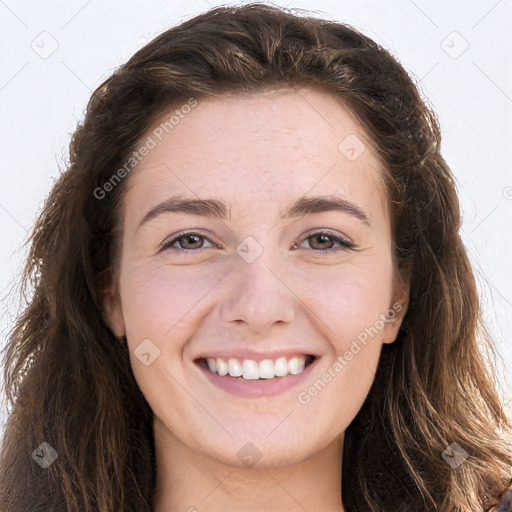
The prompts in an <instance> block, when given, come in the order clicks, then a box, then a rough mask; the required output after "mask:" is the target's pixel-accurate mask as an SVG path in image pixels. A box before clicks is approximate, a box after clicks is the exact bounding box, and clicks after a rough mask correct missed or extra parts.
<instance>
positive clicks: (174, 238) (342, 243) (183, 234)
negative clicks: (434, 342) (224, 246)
mask: <svg viewBox="0 0 512 512" xmlns="http://www.w3.org/2000/svg"><path fill="white" fill-rule="evenodd" d="M190 235H197V236H198V237H200V238H204V239H206V240H209V239H208V237H206V236H205V235H201V233H196V232H194V231H183V232H181V233H177V234H176V235H174V236H172V238H170V239H167V240H166V241H165V242H163V243H162V245H161V251H165V250H168V249H177V250H179V251H185V252H197V251H200V250H202V249H211V247H199V248H198V249H183V248H178V247H172V245H173V244H174V243H175V242H177V241H178V240H180V239H181V238H185V237H186V236H190ZM320 235H327V236H329V237H330V238H331V239H332V240H333V241H335V242H339V244H340V246H341V247H338V248H336V249H311V250H312V251H315V252H316V253H317V254H335V253H338V252H340V251H345V250H347V249H349V250H354V249H355V247H356V246H355V245H354V244H353V243H352V242H349V241H348V240H347V239H345V238H342V237H339V236H336V235H334V234H332V233H330V232H328V231H315V232H313V233H310V234H309V235H308V236H306V237H305V238H304V239H303V240H302V242H303V241H304V240H307V239H308V238H313V237H315V236H320ZM209 241H210V242H211V240H209ZM211 243H212V244H213V242H211ZM213 245H216V244H213ZM217 247H218V245H217Z"/></svg>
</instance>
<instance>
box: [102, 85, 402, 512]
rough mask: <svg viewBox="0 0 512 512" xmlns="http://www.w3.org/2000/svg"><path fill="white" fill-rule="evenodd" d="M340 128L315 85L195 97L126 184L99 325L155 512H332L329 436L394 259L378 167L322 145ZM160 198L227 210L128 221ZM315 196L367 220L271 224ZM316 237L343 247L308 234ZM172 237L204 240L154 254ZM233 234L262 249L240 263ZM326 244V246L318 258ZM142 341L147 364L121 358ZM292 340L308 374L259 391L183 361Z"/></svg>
mask: <svg viewBox="0 0 512 512" xmlns="http://www.w3.org/2000/svg"><path fill="white" fill-rule="evenodd" d="M163 117H164V118H166V119H168V118H169V115H168V114H167V115H166V116H163ZM350 134H355V135H356V136H357V137H358V138H359V140H360V141H365V140H366V139H365V135H364V133H363V131H362V130H361V128H360V127H359V125H358V124H357V123H356V121H355V119H354V118H353V116H352V115H351V114H350V113H349V111H348V110H347V109H346V108H345V107H343V106H342V105H341V104H340V103H339V102H338V101H337V100H336V99H335V98H334V97H332V96H330V95H329V94H327V93H325V92H323V91H318V90H310V89H302V90H298V91H296V90H291V89H277V90H271V91H267V92H265V93H257V94H248V95H242V94H238V95H230V96H223V97H221V98H217V99H211V100H207V101H202V102H199V103H198V105H197V106H196V107H195V108H193V109H192V110H191V112H190V113H189V114H187V115H186V116H185V117H184V118H183V119H180V122H179V124H178V125H177V126H175V127H174V129H173V130H172V131H169V133H168V134H164V136H163V138H162V140H161V141H159V142H158V144H157V145H156V147H155V148H153V149H152V150H151V151H150V152H149V154H148V155H147V156H146V157H145V158H144V160H143V161H142V162H140V164H139V165H138V166H137V168H136V169H135V170H134V171H132V173H131V175H130V176H129V184H130V187H129V189H128V192H127V195H126V197H125V206H126V208H125V212H124V219H123V222H124V225H123V240H122V255H121V260H120V268H119V276H118V283H117V285H116V286H113V287H112V289H111V291H110V293H109V295H108V296H107V297H106V299H105V306H106V310H107V316H108V321H109V324H110V325H111V327H112V330H113V331H114V333H115V334H116V335H117V336H123V335H124V334H126V336H127V340H128V346H129V349H130V357H131V364H132V367H133V372H134V375H135V378H136V380H137V383H138V385H139V386H140V389H141V391H142V392H143V394H144V396H145V397H146V399H147V401H148V403H149V405H150V406H151V408H152V410H153V412H154V432H155V445H156V454H157V488H158V489H157V493H156V495H155V500H156V501H155V511H156V512H164V511H178V510H179V511H182V510H183V511H187V510H189V511H192V510H195V509H197V510H199V511H201V512H202V511H226V510H240V511H242V510H243V511H261V510H285V511H290V512H294V511H304V510H308V511H310V512H313V511H324V510H330V511H343V510H344V509H343V506H342V503H341V487H340V482H341V469H342V467H341V461H342V453H343V439H344V431H345V429H346V428H347V426H348V425H349V424H350V422H351V421H352V419H353V418H354V417H355V416H356V414H357V412H358V410H359V409H360V408H361V406H362V404H363V401H364V399H365V397H366V396H367V394H368V391H369V389H370V386H371V384H372V382H373V379H374V374H375V370H376V367H377V363H378V359H379V355H380V351H381V348H382V345H383V344H384V343H392V342H393V341H394V340H395V339H396V336H397V333H398V329H399V326H400V323H401V321H402V318H403V315H404V314H405V312H406V309H407V300H408V294H409V287H408V283H406V282H402V281H401V280H400V279H399V278H398V273H397V272H396V271H395V267H394V260H393V253H392V235H391V228H390V219H389V212H388V209H387V203H386V196H385V191H384V186H383V183H382V169H381V168H380V165H379V162H378V160H377V158H376V156H375V152H374V151H373V150H372V148H371V147H370V145H369V144H368V143H367V142H364V143H365V145H366V149H365V150H364V151H363V152H362V154H361V155H360V156H359V157H358V158H357V159H355V160H354V161H351V160H350V159H348V158H347V157H346V156H345V155H344V154H343V153H342V152H341V151H340V150H339V149H338V146H339V144H340V142H342V141H343V140H344V139H345V137H347V136H348V135H350ZM148 135H151V130H150V131H148V134H146V136H145V137H143V138H142V139H141V140H144V139H146V137H147V136H148ZM175 194H182V195H183V196H185V197H187V198H191V199H194V198H195V199H197V198H201V199H206V198H209V199H211V198H216V199H223V200H224V201H226V202H227V203H230V204H231V214H232V218H231V220H220V219H216V218H209V217H203V216H198V215H191V214H186V213H175V212H166V213H162V214H160V215H158V216H156V217H154V218H153V219H152V220H149V221H148V222H146V223H144V224H143V225H142V226H141V227H140V228H138V226H139V223H140V222H141V220H142V218H143V217H144V216H145V215H146V213H147V212H148V211H149V210H150V209H151V208H153V207H154V206H155V205H157V204H159V203H161V202H163V201H165V200H166V199H167V198H169V197H170V196H172V195H175ZM333 194H336V195H339V196H342V197H344V198H346V199H349V200H350V201H352V202H353V203H356V204H357V205H359V206H360V207H361V208H362V209H363V210H364V211H365V212H366V213H367V215H368V217H369V219H370V223H371V225H370V226H368V225H367V224H365V223H364V222H362V221H361V220H359V219H357V218H355V217H353V216H351V215H350V214H348V213H344V212H337V211H327V212H321V213H314V214H309V215H305V216H301V217H297V218H290V219H281V220H280V219H279V215H280V212H281V211H284V210H285V209H286V207H287V206H288V205H289V204H290V203H291V202H292V201H293V200H295V199H296V198H299V197H301V196H304V195H305V196H307V197H315V196H320V195H333ZM325 229H327V230H329V231H330V232H331V233H333V234H334V236H340V237H342V238H346V239H348V240H350V241H351V242H352V243H354V244H355V245H356V247H357V250H352V249H344V248H343V247H340V246H339V244H338V243H337V242H336V240H335V239H333V238H327V239H324V240H322V239H318V237H315V236H312V237H311V236H309V235H310V233H314V232H317V231H321V230H325ZM181 230H190V231H192V232H198V234H200V235H203V236H204V237H206V238H199V240H194V239H192V240H191V241H190V239H187V238H185V239H183V238H182V239H181V243H180V241H179V240H178V241H177V242H175V243H174V249H172V248H171V249H167V250H163V251H161V250H160V246H161V244H162V243H163V242H165V241H166V240H167V239H169V238H170V236H171V235H173V234H175V233H178V232H180V231H181ZM247 236H251V237H253V238H254V239H255V240H256V241H257V243H258V244H259V245H260V246H261V248H262V249H263V252H262V254H261V255H260V256H259V257H258V258H256V259H255V260H254V261H253V262H252V263H247V262H246V261H245V260H244V259H243V258H242V257H240V256H239V254H238V253H237V252H236V248H237V246H238V245H239V244H240V243H241V242H242V241H243V240H244V239H245V238H246V237H247ZM308 236H309V238H308ZM294 244H297V245H296V246H294ZM297 246H298V248H296V249H292V247H297ZM331 248H335V249H336V248H340V251H339V252H338V253H331V254H329V253H326V251H327V250H328V249H331ZM315 249H316V251H315ZM322 251H324V252H323V253H322ZM393 304H402V306H403V307H402V310H401V311H400V312H399V313H397V314H396V315H395V317H394V318H393V319H391V320H390V321H388V322H387V323H385V325H384V327H383V328H382V329H380V330H379V331H378V334H377V335H374V336H373V337H372V338H371V339H370V341H369V342H368V343H367V345H365V346H363V349H362V350H361V351H360V352H358V353H357V354H356V355H354V357H353V358H352V360H350V361H349V362H348V363H347V364H346V366H344V367H343V369H342V370H341V371H339V372H337V373H336V374H335V377H334V378H332V379H331V381H330V382H329V383H328V384H327V385H326V386H325V387H324V388H323V389H322V390H321V392H319V393H318V394H317V395H316V396H314V397H312V398H311V400H310V401H309V403H307V404H304V403H300V402H299V400H298V394H299V393H300V392H304V391H305V390H306V391H307V390H308V388H310V387H311V386H312V385H313V384H314V383H315V381H317V380H318V379H321V377H322V375H323V374H325V373H326V372H327V371H328V369H329V368H332V367H333V365H334V364H335V363H336V361H337V358H338V356H340V355H343V354H345V353H346V352H347V350H349V349H350V347H351V343H352V342H353V341H354V340H355V339H356V337H357V336H358V334H360V333H361V332H362V331H364V329H365V328H368V327H370V326H374V325H375V324H376V320H377V319H379V315H382V314H384V313H385V312H386V311H388V310H389V309H390V308H391V307H392V305H393ZM145 339H149V340H151V342H152V343H153V344H154V346H156V347H158V349H159V350H160V354H159V356H158V357H157V358H156V359H155V360H154V361H153V362H152V363H151V364H150V365H148V366H146V365H144V364H142V363H141V361H140V360H139V359H138V357H136V356H135V354H134V350H135V349H136V348H137V347H138V345H139V344H140V343H141V342H142V341H143V340H145ZM299 346H306V347H311V353H315V354H318V355H319V356H320V358H319V359H318V360H317V362H316V363H315V364H316V367H315V368H313V369H312V370H313V372H312V373H310V374H309V375H308V376H307V379H306V381H305V382H304V383H301V384H300V385H299V386H296V387H293V388H291V389H290V390H287V391H286V392H284V393H282V394H280V395H277V396H271V397H268V396H263V397H259V398H241V397H237V396H234V395H232V394H230V393H228V392H226V391H224V390H222V389H219V388H217V387H216V386H214V385H212V384H211V383H210V382H209V381H208V379H206V378H205V376H204V375H203V373H202V372H201V370H200V369H199V368H198V367H197V366H196V365H195V364H194V363H193V359H194V358H195V357H196V356H197V355H198V354H199V353H200V352H202V351H204V350H205V349H210V348H212V349H222V348H225V347H229V348H232V347H241V348H246V347H251V348H253V349H255V350H259V351H265V350H274V349H275V348H278V347H279V348H282V347H293V348H296V347H299ZM249 442H250V443H252V445H254V446H255V447H256V448H257V450H258V452H259V454H260V459H259V460H258V461H257V463H256V464H255V465H253V466H249V465H248V464H246V463H245V462H244V460H242V459H241V458H239V457H238V456H237V453H238V451H239V450H240V449H241V448H242V447H244V446H245V445H246V444H247V443H249ZM251 449H252V450H254V449H253V448H251ZM193 507H195V508H193Z"/></svg>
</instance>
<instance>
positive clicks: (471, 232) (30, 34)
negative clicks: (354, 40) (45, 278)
mask: <svg viewBox="0 0 512 512" xmlns="http://www.w3.org/2000/svg"><path fill="white" fill-rule="evenodd" d="M285 1H286V0H285ZM217 5H221V4H220V3H216V2H214V1H213V0H208V1H206V0H200V1H192V0H189V1H176V2H164V1H145V2H142V1H140V2H134V1H131V2H128V1H108V2H107V1H100V0H92V1H91V0H89V1H87V0H83V1H80V2H74V1H61V2H49V1H33V2H29V1H23V2H22V1H9V0H5V1H4V0H0V52H1V53H0V57H1V60H0V62H1V65H0V119H1V121H2V122H1V125H0V130H1V132H0V169H1V187H0V226H1V235H2V236H1V241H2V243H1V244H0V297H1V298H3V302H2V310H1V313H2V315H1V318H0V330H1V337H0V347H4V346H5V343H6V337H7V332H8V329H9V328H10V327H12V324H13V320H14V319H15V317H16V315H17V314H18V311H17V302H16V301H15V300H14V298H13V297H12V296H10V295H7V293H8V291H9V290H10V289H11V286H12V284H13V283H15V282H16V279H17V275H18V273H19V271H20V270H21V268H22V267H21V265H22V262H23V258H24V255H25V254H26V249H25V248H23V247H22V244H23V242H24V240H25V238H26V236H27V235H28V230H29V229H30V227H31V226H32V225H33V223H34V220H35V218H36V214H37V212H38V210H39V209H40V207H41V206H42V203H43V200H44V198H45V197H46V195H47V193H48V192H49V189H50V187H51V185H52V182H53V180H54V178H55V177H56V176H57V174H58V172H59V168H60V169H64V168H65V164H66V158H67V146H68V144H69V140H70V137H71V133H72V132H73V131H74V129H75V127H76V125H77V122H78V121H79V120H80V119H81V118H82V114H83V111H84V108H85V105H86V103H87V101H88V99H89V97H90V95H91V93H92V91H93V90H94V89H95V88H96V87H97V86H98V85H99V84H100V83H101V82H102V81H103V80H104V79H105V78H107V77H108V76H109V75H110V74H111V73H112V72H113V71H114V70H115V68H116V67H117V66H119V65H121V64H122V63H123V62H125V61H126V60H127V59H128V58H129V57H130V56H131V55H132V54H133V53H134V52H135V51H136V50H138V49H139V48H140V47H142V46H143V45H144V44H146V43H147V42H149V41H150V40H151V39H152V38H154V37H155V36H157V35H158V34H160V33H161V32H163V31H164V30H166V29H167V28H169V27H170V26H172V25H175V24H177V23H179V22H180V21H183V20H185V19H188V18H190V17H192V16H194V15H196V14H199V13H201V12H203V11H205V10H207V9H209V8H210V7H213V6H217ZM281 6H283V7H294V8H301V9H313V10H316V11H317V13H316V14H314V13H313V15H314V16H318V17H325V18H330V19H334V20H337V21H341V22H345V23H348V24H350V25H353V26H354V27H356V28H358V29H360V30H362V31H363V33H365V34H367V35H369V36H370V37H372V38H373V39H375V40H376V41H377V42H379V43H381V44H382V45H383V46H385V47H386V48H387V49H389V50H390V51H391V52H392V54H393V55H394V56H395V57H397V58H398V60H399V61H400V62H401V63H402V64H403V65H404V66H405V68H406V69H407V70H408V72H409V73H410V74H411V75H412V76H413V77H414V78H415V80H416V81H417V82H418V83H419V86H420V90H421V92H422V94H423V95H424V96H426V97H427V98H429V101H430V103H431V104H432V106H433V107H434V109H435V111H436V112H437V113H438V116H439V120H440V123H441V128H442V133H443V154H444V156H445V158H446V160H447V161H448V163H449V165H450V166H451V168H452V170H453V171H454V174H455V176H456V179H457V185H458V189H459V194H460V198H461V203H462V210H463V219H464V226H463V238H464V242H465V244H466V247H467V249H468V251H469V253H470V257H471V260H472V262H473V265H474V269H475V272H476V276H477V280H478V283H479V288H480V293H481V297H482V303H483V306H484V314H485V319H486V320H487V322H488V323H489V325H490V329H491V332H492V333H493V334H494V336H495V338H496V344H497V348H498V350H499V352H500V353H501V354H502V356H503V360H504V365H505V368H508V370H509V376H506V374H504V375H502V376H501V382H502V384H503V387H504V393H505V401H509V400H510V398H512V393H511V386H510V384H512V377H511V376H510V374H511V373H512V343H511V336H510V332H511V330H512V290H511V286H510V285H511V283H512V270H511V266H510V262H511V261H512V246H511V242H510V232H511V230H510V226H511V225H512V171H511V164H510V162H511V160H512V159H511V157H512V144H511V141H512V137H511V135H512V134H511V131H512V129H511V126H512V122H511V119H512V66H511V57H510V56H511V55H512V39H511V36H510V34H511V29H512V0H499V1H496V0H493V1H469V0H466V1H425V0H414V1H413V0H400V1H394V2H393V1H373V2H369V1H368V2H366V1H364V2H363V1H343V0H334V1H321V2H320V1H306V0H300V1H299V0H295V1H294V0H292V1H289V0H288V1H287V3H283V4H281ZM454 32H456V33H454ZM52 45H53V46H57V45H58V46H57V48H56V49H55V51H54V52H53V53H51V55H47V53H49V52H50V51H51V50H52ZM466 46H467V49H466ZM43 57H44V58H43ZM453 371H454V372H456V371H457V368H454V369H453ZM510 403H512V401H511V402H510ZM0 405H1V404H0ZM4 408H5V405H4V406H2V407H0V421H1V420H2V410H3V409H4Z"/></svg>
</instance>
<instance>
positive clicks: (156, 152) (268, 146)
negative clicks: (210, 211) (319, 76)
mask: <svg viewBox="0 0 512 512" xmlns="http://www.w3.org/2000/svg"><path fill="white" fill-rule="evenodd" d="M176 110H179V106H178V107H176V106H174V107H173V109H172V110H170V111H168V112H164V113H163V114H162V117H161V118H160V119H159V120H158V121H157V122H156V123H155V124H154V126H153V127H152V128H151V129H150V130H148V132H147V133H146V134H144V136H143V137H141V143H146V144H147V142H148V141H149V140H150V139H151V141H152V142H151V144H149V145H150V146H152V147H151V149H150V150H149V151H148V152H147V154H146V155H145V156H144V158H143V159H142V160H141V162H140V163H139V164H138V165H137V166H136V167H135V169H134V170H133V171H132V173H131V175H130V177H129V181H130V183H129V190H128V193H127V196H126V202H130V204H131V206H132V210H137V211H138V214H139V215H141V214H143V211H144V210H147V209H148V208H150V207H151V206H152V205H154V204H156V203H158V202H160V201H164V200H165V199H166V198H167V197H168V196H170V195H175V194H181V195H184V196H188V197H191V198H193V197H195V198H198V197H201V198H206V197H208V198H210V197H219V198H223V199H225V200H226V201H227V202H228V203H230V204H237V205H241V204H242V205H243V207H244V208H246V209H247V208H249V209H251V208H255V210H254V211H257V209H258V208H261V206H262V205H265V207H266V208H267V209H268V208H270V207H271V206H272V205H273V204H276V205H277V203H279V207H281V206H282V203H283V202H286V203H288V202H289V201H290V200H292V199H294V198H296V197H300V196H304V195H308V196H311V195H330V194H335V193H336V194H339V195H342V196H343V197H347V198H353V199H355V200H356V201H358V202H359V203H362V204H365V203H369V206H371V204H372V203H373V208H374V209H375V204H377V205H379V206H380V207H381V210H386V206H385V201H384V199H385V192H384V186H383V182H382V170H381V166H380V164H379V162H378V160H377V158H376V156H375V153H374V151H373V150H372V148H371V147H370V144H369V141H368V139H367V137H366V136H365V134H364V132H363V130H362V129H361V127H360V126H359V124H358V123H357V120H356V119H355V117H354V116H353V115H352V113H351V112H350V111H349V110H348V109H347V108H346V107H344V106H343V105H342V103H341V102H340V101H339V100H338V99H337V98H335V97H334V96H332V95H330V94H328V93H325V92H323V91H318V90H308V89H300V90H291V89H274V90H269V91H266V92H262V93H251V94H229V95H228V94H225V95H223V96H221V97H217V98H215V99H208V100H206V101H200V102H198V103H197V104H196V106H195V107H194V108H192V109H187V110H186V111H187V113H186V114H182V115H181V116H180V117H179V118H178V117H177V116H174V123H173V124H172V125H171V124H170V123H169V122H168V121H169V119H170V118H171V117H172V116H173V113H175V112H176ZM176 120H178V122H176ZM166 123H167V124H166ZM258 205H259V206H258ZM276 207H277V206H276ZM234 213H236V212H234Z"/></svg>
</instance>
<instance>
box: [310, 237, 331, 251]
mask: <svg viewBox="0 0 512 512" xmlns="http://www.w3.org/2000/svg"><path fill="white" fill-rule="evenodd" d="M312 238H313V240H320V243H321V244H322V243H326V242H327V243H329V242H331V243H332V241H331V240H330V238H331V237H330V235H326V234H320V235H315V236H313V237H312ZM320 249H325V247H320Z"/></svg>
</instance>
